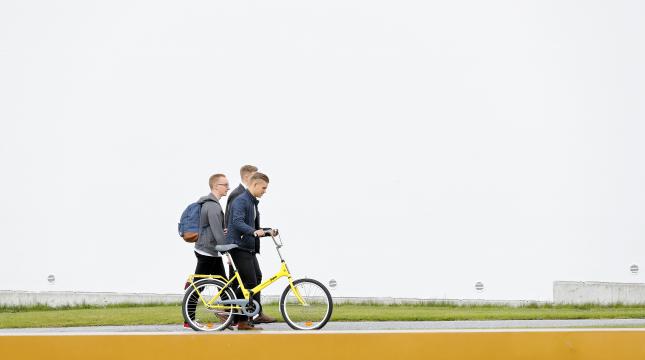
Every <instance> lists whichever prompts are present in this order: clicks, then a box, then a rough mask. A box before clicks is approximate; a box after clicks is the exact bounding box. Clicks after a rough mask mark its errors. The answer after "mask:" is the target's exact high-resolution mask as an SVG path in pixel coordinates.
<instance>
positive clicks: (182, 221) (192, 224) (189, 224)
mask: <svg viewBox="0 0 645 360" xmlns="http://www.w3.org/2000/svg"><path fill="white" fill-rule="evenodd" d="M201 211H202V204H200V203H198V202H194V203H192V204H190V205H188V207H187V208H186V210H184V212H183V213H181V218H179V224H178V226H177V230H178V231H179V236H181V237H182V238H183V239H184V241H185V242H187V243H194V242H196V241H197V239H198V238H199V214H200V212H201Z"/></svg>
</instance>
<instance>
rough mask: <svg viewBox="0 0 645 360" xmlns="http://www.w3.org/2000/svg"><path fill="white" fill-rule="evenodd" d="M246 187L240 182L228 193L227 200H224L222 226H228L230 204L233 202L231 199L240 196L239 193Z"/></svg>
mask: <svg viewBox="0 0 645 360" xmlns="http://www.w3.org/2000/svg"><path fill="white" fill-rule="evenodd" d="M244 191H246V189H245V188H244V186H243V185H242V184H240V185H238V186H237V187H236V188H235V189H233V191H231V193H230V194H228V201H226V213H224V227H226V226H228V221H229V220H230V219H229V217H230V214H231V205H232V204H233V201H235V198H237V197H238V196H240V194H242V193H244Z"/></svg>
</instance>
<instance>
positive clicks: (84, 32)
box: [0, 0, 645, 300]
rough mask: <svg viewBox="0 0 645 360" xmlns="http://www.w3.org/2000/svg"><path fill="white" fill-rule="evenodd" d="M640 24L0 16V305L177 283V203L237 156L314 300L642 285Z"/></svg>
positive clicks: (353, 8) (333, 7) (454, 18)
mask: <svg viewBox="0 0 645 360" xmlns="http://www.w3.org/2000/svg"><path fill="white" fill-rule="evenodd" d="M644 20H645V5H643V3H642V2H640V1H612V2H608V1H584V2H583V1H530V2H529V1H486V2H483V1H474V0H473V1H449V2H428V1H358V0H353V1H352V0H342V1H340V0H339V1H306V2H303V1H218V2H212V1H191V2H177V1H130V0H129V1H103V2H93V1H56V2H54V1H7V0H5V1H3V2H2V3H0V164H1V166H2V176H1V177H0V199H1V200H0V231H1V232H0V234H1V235H0V289H7V290H84V291H132V292H172V293H177V292H181V289H182V286H183V282H184V279H185V277H186V276H187V275H188V274H189V273H190V272H191V271H192V270H193V269H194V265H195V258H194V255H193V253H192V247H191V246H190V245H187V244H185V243H183V241H182V240H181V239H180V238H179V237H178V235H177V234H176V227H177V221H178V218H179V215H180V213H181V211H182V210H183V208H184V207H185V206H186V205H187V204H188V203H190V202H191V201H194V200H196V199H197V198H198V197H199V196H201V195H204V194H206V193H207V192H208V186H207V180H208V177H209V176H210V175H211V174H213V173H216V172H224V173H226V174H228V175H229V179H230V181H231V184H232V185H233V186H236V185H237V184H238V182H239V177H238V175H237V174H238V169H239V167H240V166H241V165H243V164H246V163H250V164H255V165H257V166H258V167H260V169H261V170H262V171H264V172H266V173H267V174H268V175H269V177H270V178H271V184H270V186H269V191H268V193H267V195H266V196H265V197H264V198H263V199H262V200H261V203H260V211H261V212H262V219H263V225H264V226H274V227H278V228H280V229H281V230H282V232H283V239H284V241H285V243H286V246H285V248H284V254H285V257H286V259H287V262H288V264H289V266H290V268H291V270H292V271H293V272H294V273H295V275H296V276H298V277H300V276H305V275H307V276H310V277H314V278H317V279H319V280H321V281H323V282H325V283H326V282H327V281H328V280H329V279H331V278H334V279H336V280H337V281H338V284H339V286H338V288H337V289H336V290H334V294H335V295H337V296H398V297H433V298H434V297H436V298H444V297H446V298H488V299H543V300H548V299H551V297H552V293H551V291H552V282H553V281H554V280H594V281H621V282H640V281H643V277H644V276H645V275H643V274H641V275H637V276H634V275H632V274H631V273H630V272H629V266H630V265H631V264H639V265H641V268H643V267H645V242H644V241H643V240H644V236H645V226H644V222H643V219H644V218H645V188H644V187H643V183H644V181H645V167H644V166H643V155H645V144H644V142H643V138H644V136H645V122H644V121H643V118H644V116H645V101H644V100H643V99H644V98H645V67H644V66H643V64H645V45H644V42H643V37H644V35H645V21H644ZM263 250H264V251H263V254H262V255H261V259H260V261H261V264H262V268H263V272H264V274H265V275H269V274H272V273H273V272H274V271H277V269H278V264H277V256H276V255H275V252H274V251H273V249H272V248H271V246H270V244H269V243H267V242H265V244H264V247H263ZM49 274H55V275H56V278H57V281H56V285H54V286H51V285H49V284H48V283H47V275H49ZM477 281H482V282H483V283H484V284H485V287H486V288H485V291H484V292H482V293H477V292H476V291H475V289H474V284H475V282H477ZM283 286H284V283H281V285H280V286H275V285H274V287H273V288H269V290H267V292H268V293H280V292H281V291H282V288H283Z"/></svg>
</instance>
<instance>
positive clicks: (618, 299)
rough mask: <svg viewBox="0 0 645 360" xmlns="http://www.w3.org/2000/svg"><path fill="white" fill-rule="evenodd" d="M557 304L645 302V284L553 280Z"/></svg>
mask: <svg viewBox="0 0 645 360" xmlns="http://www.w3.org/2000/svg"><path fill="white" fill-rule="evenodd" d="M553 302H554V303H555V304H586V303H597V304H605V305H606V304H615V303H623V304H645V284H642V283H609V282H597V281H555V282H553Z"/></svg>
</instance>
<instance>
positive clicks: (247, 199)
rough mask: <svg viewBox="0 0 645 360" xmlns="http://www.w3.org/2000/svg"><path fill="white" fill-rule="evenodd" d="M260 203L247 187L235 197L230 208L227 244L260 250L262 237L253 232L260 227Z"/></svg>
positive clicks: (249, 249) (253, 250)
mask: <svg viewBox="0 0 645 360" xmlns="http://www.w3.org/2000/svg"><path fill="white" fill-rule="evenodd" d="M258 203H259V201H258V200H257V199H256V198H255V196H253V195H251V193H250V192H249V190H247V189H245V190H244V192H243V193H242V194H240V195H239V196H238V197H237V198H235V200H234V201H233V204H231V207H230V209H229V213H230V214H229V217H228V225H227V227H228V234H227V235H226V243H227V244H235V245H237V246H238V248H240V249H242V250H246V251H252V252H256V253H259V252H260V239H258V238H257V237H255V236H253V232H255V230H258V229H259V228H260V212H259V211H258ZM254 215H255V216H254Z"/></svg>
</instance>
